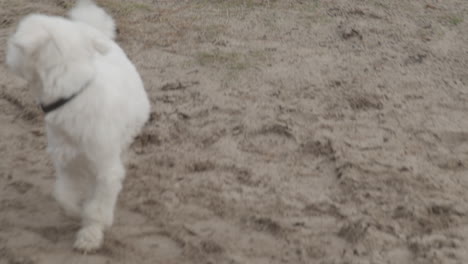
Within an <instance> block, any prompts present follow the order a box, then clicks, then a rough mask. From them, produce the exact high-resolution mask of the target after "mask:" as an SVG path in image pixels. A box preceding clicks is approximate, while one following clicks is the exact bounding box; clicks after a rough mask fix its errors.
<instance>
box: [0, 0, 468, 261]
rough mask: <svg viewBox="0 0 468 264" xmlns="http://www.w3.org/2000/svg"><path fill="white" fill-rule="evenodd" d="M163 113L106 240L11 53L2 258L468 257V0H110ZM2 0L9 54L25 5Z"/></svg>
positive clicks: (150, 130) (0, 80)
mask: <svg viewBox="0 0 468 264" xmlns="http://www.w3.org/2000/svg"><path fill="white" fill-rule="evenodd" d="M98 2H99V3H100V4H102V5H103V6H104V7H106V8H107V9H108V10H109V11H110V12H111V13H112V14H113V16H114V17H115V19H116V21H117V23H118V27H119V36H118V42H119V44H120V45H121V46H122V47H123V48H124V49H125V51H126V52H127V53H128V55H129V57H130V58H131V59H132V61H134V62H135V64H136V66H137V68H138V69H139V71H140V72H141V74H142V77H143V79H144V82H145V86H146V89H147V91H148V93H149V95H150V97H151V101H152V115H151V120H150V122H149V123H148V124H147V126H146V127H145V129H144V131H143V133H142V135H141V136H140V137H139V138H138V139H137V140H136V142H135V144H133V146H132V148H131V150H130V152H129V155H128V156H129V157H128V164H127V168H128V170H127V178H126V180H125V187H124V190H123V191H122V193H121V195H120V199H119V205H118V209H117V212H116V221H115V225H114V226H113V227H112V228H111V229H110V230H109V231H108V232H107V234H106V240H105V243H104V246H103V248H102V249H101V250H99V251H98V252H96V253H94V254H88V255H83V254H80V253H77V252H74V251H73V250H72V244H73V239H74V236H75V232H76V230H77V229H78V226H79V223H76V222H74V221H73V220H71V219H68V218H67V217H65V216H64V215H63V213H62V212H61V211H60V209H59V207H58V205H57V203H56V202H55V201H54V200H53V198H52V196H51V190H52V185H53V181H54V172H53V168H52V166H51V161H50V159H49V157H48V156H47V154H46V152H45V147H46V141H45V133H44V132H45V131H44V124H43V115H42V113H41V112H40V111H39V108H38V106H37V105H36V104H35V98H33V96H32V94H31V93H30V92H29V89H28V87H27V85H26V84H25V83H24V82H22V81H21V80H18V79H17V78H15V77H13V76H12V74H11V73H9V72H8V71H7V70H6V68H5V66H4V65H1V66H0V153H1V159H0V264H13V263H15V264H18V263H22V264H43V263H44V264H59V263H97V264H101V263H103V264H104V263H161V264H185V263H203V264H208V263H211V264H218V263H232V264H237V263H238V264H246V263H255V264H262V263H265V264H266V263H297V264H300V263H323V264H334V263H336V264H339V263H342V264H345V263H353V264H358V263H359V264H361V263H362V264H371V263H376V264H383V263H388V264H390V263H394V264H418V263H421V264H428V263H429V264H430V263H444V264H451V263H468V240H467V239H468V218H467V215H468V204H467V200H468V192H467V191H466V190H467V187H468V177H467V173H468V118H467V112H468V89H467V85H468V19H467V18H468V1H466V0H444V1H440V0H411V1H410V0H394V1H388V0H327V1H318V0H276V1H274V0H229V1H227V0H225V1H221V0H219V1H214V0H191V1H188V0H187V1H172V0H159V1H156V0H154V1H150V0H141V1H119V0H102V1H98ZM70 5H71V2H68V1H60V0H55V1H54V0H40V1H26V0H17V1H12V0H0V43H1V48H0V60H2V61H4V57H5V52H4V48H5V42H6V39H7V37H8V35H9V34H10V33H11V32H13V30H14V28H15V25H16V24H17V22H18V21H19V19H21V17H23V16H24V15H26V14H29V13H31V12H43V13H48V14H59V15H63V14H65V12H66V10H67V8H69V6H70Z"/></svg>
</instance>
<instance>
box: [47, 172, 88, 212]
mask: <svg viewBox="0 0 468 264" xmlns="http://www.w3.org/2000/svg"><path fill="white" fill-rule="evenodd" d="M74 177H75V175H71V174H70V173H69V172H67V171H66V170H64V169H58V170H57V179H56V181H55V188H54V197H55V199H56V200H57V201H58V203H59V204H60V206H61V207H62V209H63V210H64V212H65V214H66V215H67V216H70V217H73V218H79V217H80V216H81V207H80V199H81V197H80V189H79V187H80V186H79V184H77V182H76V181H77V180H78V179H76V178H74Z"/></svg>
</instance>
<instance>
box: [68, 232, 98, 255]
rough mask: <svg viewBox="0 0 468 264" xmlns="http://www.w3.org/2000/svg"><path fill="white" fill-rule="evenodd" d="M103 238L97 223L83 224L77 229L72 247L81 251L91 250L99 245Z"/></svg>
mask: <svg viewBox="0 0 468 264" xmlns="http://www.w3.org/2000/svg"><path fill="white" fill-rule="evenodd" d="M103 239H104V233H103V231H102V228H100V227H99V226H97V225H89V226H84V227H82V228H81V229H80V231H78V234H77V237H76V241H75V244H74V245H73V247H74V248H75V249H76V250H78V251H81V252H86V253H87V252H92V251H95V250H97V249H99V248H100V247H101V245H102V241H103Z"/></svg>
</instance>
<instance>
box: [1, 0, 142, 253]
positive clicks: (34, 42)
mask: <svg viewBox="0 0 468 264" xmlns="http://www.w3.org/2000/svg"><path fill="white" fill-rule="evenodd" d="M69 17H70V19H66V18H63V17H56V16H46V15H40V14H33V15H29V16H27V17H25V18H24V19H23V20H22V21H21V22H20V24H19V26H18V28H17V31H16V32H15V33H14V34H13V36H12V37H11V38H10V40H9V43H8V48H7V58H6V63H7V65H8V67H9V68H10V69H11V70H12V71H13V72H14V73H15V74H17V75H19V76H20V77H22V78H24V79H26V80H27V81H29V82H30V83H31V84H32V85H33V87H34V93H35V96H37V99H38V101H39V103H40V105H41V107H42V109H43V110H44V113H45V122H46V129H47V139H48V148H47V149H48V152H49V153H50V155H51V156H52V159H53V162H54V166H55V169H56V174H57V180H56V184H55V192H54V196H55V198H56V199H57V200H58V202H59V203H60V205H61V206H62V207H63V209H64V210H65V212H66V213H67V214H69V215H73V216H78V217H81V220H82V227H81V229H80V230H79V232H78V234H77V238H76V241H75V244H74V247H75V248H76V249H78V250H82V251H91V250H95V249H98V248H99V247H100V246H101V244H102V241H103V232H104V230H105V229H106V228H108V227H110V226H111V225H112V222H113V218H114V208H115V205H116V201H117V196H118V193H119V192H120V190H121V188H122V180H123V178H124V176H125V169H124V166H123V163H122V161H121V155H122V152H123V151H125V149H126V148H128V146H129V145H130V143H131V142H132V140H133V139H134V137H135V136H136V135H137V134H138V133H139V132H140V131H141V129H142V127H143V125H144V124H145V122H146V121H147V120H148V117H149V111H150V104H149V100H148V97H147V94H146V92H145V90H144V87H143V83H142V81H141V78H140V76H139V74H138V72H137V71H136V69H135V67H134V66H133V64H132V63H131V62H130V61H129V59H128V58H127V56H126V55H125V53H124V52H123V51H122V49H120V47H119V46H118V45H117V44H116V43H115V42H114V41H113V38H114V36H115V25H114V21H113V19H112V18H111V17H110V16H109V15H108V14H107V13H105V12H104V10H103V9H101V8H100V7H98V6H96V5H95V3H94V2H93V1H90V0H81V1H78V4H77V6H76V7H74V8H73V9H72V10H71V12H70V14H69Z"/></svg>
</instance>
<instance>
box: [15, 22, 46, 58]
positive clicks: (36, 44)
mask: <svg viewBox="0 0 468 264" xmlns="http://www.w3.org/2000/svg"><path fill="white" fill-rule="evenodd" d="M50 39H51V37H50V34H49V33H48V32H47V31H46V30H45V29H43V28H37V29H36V30H31V31H27V32H17V33H16V34H15V35H14V36H13V37H12V39H11V44H12V45H14V46H15V47H17V48H18V49H19V50H21V52H23V53H24V54H32V53H33V52H34V51H36V50H37V49H39V48H40V47H41V46H43V45H44V44H45V43H47V42H48V41H49V40H50Z"/></svg>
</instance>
